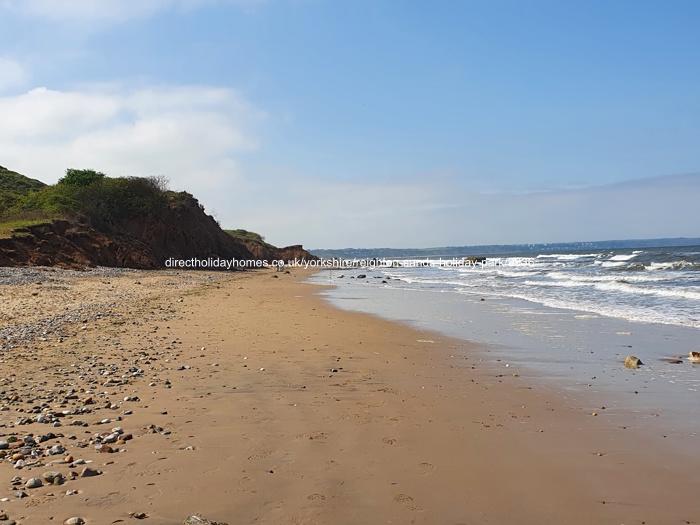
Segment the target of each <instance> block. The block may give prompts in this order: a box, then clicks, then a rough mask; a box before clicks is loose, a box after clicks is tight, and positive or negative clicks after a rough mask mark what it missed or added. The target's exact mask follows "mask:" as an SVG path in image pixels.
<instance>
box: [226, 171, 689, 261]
mask: <svg viewBox="0 0 700 525" xmlns="http://www.w3.org/2000/svg"><path fill="white" fill-rule="evenodd" d="M265 182H266V184H265V185H264V186H263V185H262V184H260V185H255V184H253V185H249V186H248V187H247V188H246V189H245V194H246V196H247V199H246V200H245V201H241V202H240V203H237V206H236V208H235V210H233V211H234V212H235V214H234V215H232V216H231V222H227V220H228V219H227V217H223V218H222V219H224V223H225V224H228V225H231V226H236V227H243V228H247V229H252V230H254V231H259V232H261V233H263V234H265V235H266V237H267V240H268V241H269V242H271V243H273V244H292V243H299V242H303V243H304V244H305V245H306V246H308V247H311V248H345V247H397V248H398V247H404V248H407V247H434V246H459V245H478V244H516V243H529V242H533V243H537V242H566V241H593V240H606V239H630V238H658V237H683V236H685V237H697V236H699V235H700V232H699V231H698V229H697V226H696V224H697V223H696V221H695V219H694V216H695V209H696V206H695V201H696V200H697V195H698V192H700V174H695V175H687V176H668V177H658V178H654V179H641V180H637V181H633V182H630V183H626V184H618V185H606V186H599V187H593V188H582V189H575V190H565V191H564V190H562V191H546V192H539V193H527V194H523V193H508V192H501V193H489V194H480V193H476V192H473V191H469V190H466V189H464V188H462V187H460V185H459V184H458V183H457V181H455V180H450V179H443V180H435V178H433V177H430V176H429V175H428V176H426V175H423V176H413V177H407V178H406V179H404V180H402V181H401V182H394V183H381V182H376V181H371V180H369V181H354V182H339V181H333V180H325V179H319V178H316V179H313V178H309V177H304V176H296V177H295V176H292V175H290V174H286V175H284V176H279V175H277V176H272V177H270V178H266V179H265Z"/></svg>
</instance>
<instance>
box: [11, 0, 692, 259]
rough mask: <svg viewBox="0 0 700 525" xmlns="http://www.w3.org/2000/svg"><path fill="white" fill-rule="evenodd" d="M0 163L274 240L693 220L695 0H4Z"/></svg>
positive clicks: (358, 241) (507, 238)
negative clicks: (167, 191)
mask: <svg viewBox="0 0 700 525" xmlns="http://www.w3.org/2000/svg"><path fill="white" fill-rule="evenodd" d="M0 22H1V23H2V27H3V39H2V41H1V42H0V121H2V122H3V123H4V124H3V126H2V129H1V130H0V164H2V165H3V166H6V167H8V168H11V169H15V170H17V171H20V172H22V173H25V174H26V175H29V176H32V177H35V178H39V179H42V180H44V181H46V182H55V181H56V180H57V179H58V178H59V177H60V176H61V175H62V173H63V171H64V170H65V169H66V168H67V167H90V168H95V169H99V170H102V171H105V172H106V173H108V174H109V175H114V176H117V175H165V176H166V177H168V178H170V180H171V186H172V187H173V188H174V189H184V190H187V191H190V192H191V193H193V194H194V195H195V196H197V197H198V198H199V199H200V201H201V202H202V203H203V204H204V205H205V207H206V208H207V210H208V211H210V212H212V211H213V212H215V214H216V216H217V218H218V219H219V220H220V221H221V223H222V225H223V226H225V227H232V228H233V227H243V228H248V229H252V230H255V231H259V232H261V233H263V234H264V235H265V236H266V237H267V239H268V240H269V241H270V242H272V243H275V244H278V245H285V244H292V243H304V244H305V245H306V246H310V247H319V248H320V247H324V248H338V247H348V246H354V247H379V246H388V247H407V246H413V247H427V246H439V245H461V244H492V243H522V242H557V241H574V240H602V239H611V238H642V237H676V236H686V237H691V236H700V229H699V228H698V226H697V220H696V213H694V212H695V210H696V209H697V204H696V203H697V201H698V197H700V147H698V145H699V144H700V125H699V123H700V95H698V93H700V32H699V31H697V27H698V26H700V3H698V2H695V1H670V2H661V1H656V2H651V1H640V0H637V1H621V0H617V1H605V2H603V1H590V0H588V1H554V0H551V1H543V0H540V1H524V0H523V1H504V0H489V1H487V0H483V1H482V0H462V1H439V2H425V1H423V2H417V1H408V0H407V1H379V0H378V1H364V0H362V1H353V2H340V1H323V0H218V1H217V0H138V1H136V0H134V1H127V0H92V1H91V2H84V1H78V0H22V1H20V0H0Z"/></svg>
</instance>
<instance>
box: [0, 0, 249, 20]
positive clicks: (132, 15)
mask: <svg viewBox="0 0 700 525" xmlns="http://www.w3.org/2000/svg"><path fill="white" fill-rule="evenodd" d="M261 1H262V0H88V1H86V0H5V1H4V2H3V3H2V4H0V6H2V7H3V8H5V9H9V10H11V11H15V12H18V13H21V14H24V15H29V16H37V17H42V18H49V19H52V20H57V21H65V22H72V21H75V22H112V23H119V22H123V21H126V20H131V19H139V18H147V17H149V16H152V15H153V14H155V13H157V12H159V11H164V10H168V9H184V10H190V9H197V8H200V7H202V6H206V5H215V4H222V5H231V6H235V7H243V8H246V7H250V6H252V5H255V4H258V3H261Z"/></svg>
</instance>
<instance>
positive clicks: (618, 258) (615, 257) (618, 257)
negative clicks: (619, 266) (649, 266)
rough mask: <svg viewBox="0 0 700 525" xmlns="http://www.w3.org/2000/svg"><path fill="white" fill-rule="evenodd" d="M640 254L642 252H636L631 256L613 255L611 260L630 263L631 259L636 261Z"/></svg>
mask: <svg viewBox="0 0 700 525" xmlns="http://www.w3.org/2000/svg"><path fill="white" fill-rule="evenodd" d="M639 253H642V252H634V253H631V254H629V255H622V254H620V255H613V256H612V257H610V259H609V260H611V261H629V260H630V259H634V258H635V257H636V256H637V254H639Z"/></svg>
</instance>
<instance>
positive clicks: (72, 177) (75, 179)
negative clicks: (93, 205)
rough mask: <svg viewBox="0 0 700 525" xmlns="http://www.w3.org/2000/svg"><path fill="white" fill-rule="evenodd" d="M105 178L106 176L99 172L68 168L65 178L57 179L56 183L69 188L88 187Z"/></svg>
mask: <svg viewBox="0 0 700 525" xmlns="http://www.w3.org/2000/svg"><path fill="white" fill-rule="evenodd" d="M105 177H106V175H105V174H104V173H102V172H101V171H95V170H76V169H74V168H68V169H67V170H66V174H65V176H64V177H61V178H60V179H58V183H59V184H67V185H69V186H90V185H91V184H93V183H95V182H97V181H98V180H102V179H104V178H105Z"/></svg>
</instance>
